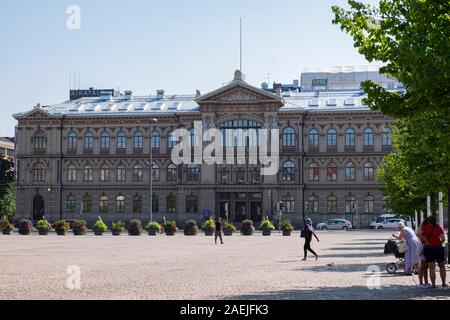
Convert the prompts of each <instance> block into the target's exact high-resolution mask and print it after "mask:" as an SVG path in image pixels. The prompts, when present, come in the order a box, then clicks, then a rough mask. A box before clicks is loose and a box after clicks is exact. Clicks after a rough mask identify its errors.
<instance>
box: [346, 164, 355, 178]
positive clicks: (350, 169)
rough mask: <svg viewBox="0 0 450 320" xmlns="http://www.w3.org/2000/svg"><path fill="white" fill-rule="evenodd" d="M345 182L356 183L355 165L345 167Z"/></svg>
mask: <svg viewBox="0 0 450 320" xmlns="http://www.w3.org/2000/svg"><path fill="white" fill-rule="evenodd" d="M345 180H346V181H354V180H355V166H354V165H353V163H351V162H349V163H347V165H346V166H345Z"/></svg>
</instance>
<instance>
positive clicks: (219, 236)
mask: <svg viewBox="0 0 450 320" xmlns="http://www.w3.org/2000/svg"><path fill="white" fill-rule="evenodd" d="M215 238H216V243H217V238H219V239H220V242H221V243H223V240H222V232H221V231H216V233H215Z"/></svg>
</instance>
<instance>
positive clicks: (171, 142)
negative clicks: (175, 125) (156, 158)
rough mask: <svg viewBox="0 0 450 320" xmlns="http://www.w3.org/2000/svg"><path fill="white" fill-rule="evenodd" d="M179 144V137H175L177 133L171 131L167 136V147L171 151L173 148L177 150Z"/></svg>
mask: <svg viewBox="0 0 450 320" xmlns="http://www.w3.org/2000/svg"><path fill="white" fill-rule="evenodd" d="M177 143H178V141H177V137H176V136H175V133H174V132H173V131H170V132H169V134H168V136H167V147H168V148H169V149H173V148H175V146H176V145H177Z"/></svg>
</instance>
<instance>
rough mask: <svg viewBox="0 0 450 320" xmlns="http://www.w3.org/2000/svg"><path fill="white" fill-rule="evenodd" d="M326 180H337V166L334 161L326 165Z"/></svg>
mask: <svg viewBox="0 0 450 320" xmlns="http://www.w3.org/2000/svg"><path fill="white" fill-rule="evenodd" d="M327 180H328V181H337V166H336V164H335V163H334V162H330V164H328V167H327Z"/></svg>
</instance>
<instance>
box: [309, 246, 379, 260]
mask: <svg viewBox="0 0 450 320" xmlns="http://www.w3.org/2000/svg"><path fill="white" fill-rule="evenodd" d="M313 250H314V248H313ZM378 251H379V252H378V253H375V252H370V253H341V254H320V252H318V254H319V257H320V258H349V259H351V258H381V257H385V256H386V255H385V254H384V252H383V250H378Z"/></svg>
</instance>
